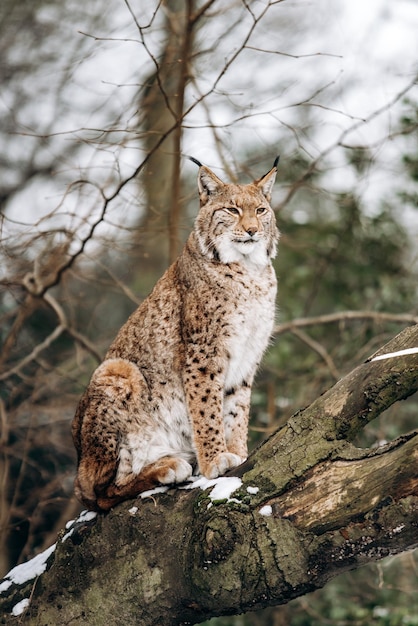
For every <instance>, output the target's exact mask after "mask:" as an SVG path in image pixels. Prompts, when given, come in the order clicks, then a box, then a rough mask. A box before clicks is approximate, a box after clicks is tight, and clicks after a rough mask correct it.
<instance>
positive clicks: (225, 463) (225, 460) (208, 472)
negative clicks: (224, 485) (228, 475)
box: [203, 452, 244, 478]
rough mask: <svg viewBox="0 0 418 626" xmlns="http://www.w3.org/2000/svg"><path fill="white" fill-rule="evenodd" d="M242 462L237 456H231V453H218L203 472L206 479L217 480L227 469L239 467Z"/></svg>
mask: <svg viewBox="0 0 418 626" xmlns="http://www.w3.org/2000/svg"><path fill="white" fill-rule="evenodd" d="M243 461H244V459H242V458H241V457H240V456H238V454H232V452H220V453H219V454H217V455H216V456H215V458H214V459H212V461H211V462H210V463H209V464H208V466H207V467H206V468H205V471H204V472H203V474H204V476H205V477H206V478H218V476H222V475H223V474H225V472H227V471H228V470H229V469H232V468H233V467H237V466H238V465H241V463H242V462H243Z"/></svg>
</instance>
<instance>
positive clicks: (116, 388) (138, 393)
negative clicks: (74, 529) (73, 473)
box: [73, 359, 145, 510]
mask: <svg viewBox="0 0 418 626" xmlns="http://www.w3.org/2000/svg"><path fill="white" fill-rule="evenodd" d="M144 387H145V382H144V380H143V377H142V374H141V372H140V371H139V369H138V368H137V367H136V366H135V365H134V364H133V363H130V362H129V361H125V360H123V359H108V360H106V361H104V362H103V363H102V364H101V365H100V366H99V367H98V368H97V370H96V371H95V372H94V374H93V376H92V379H91V381H90V384H89V386H88V388H87V390H86V392H85V394H84V395H83V397H82V398H81V400H80V403H79V406H78V409H77V412H76V415H75V417H74V421H73V438H74V443H75V446H76V448H77V452H78V458H79V464H78V470H77V478H76V481H75V494H76V496H77V498H78V499H79V500H81V502H83V504H85V505H86V506H87V507H88V508H89V509H93V510H97V509H100V508H101V507H100V505H99V504H98V496H99V495H100V494H103V493H104V492H106V489H107V487H109V486H110V485H111V484H112V483H114V481H115V478H116V475H117V471H118V465H119V454H120V442H121V440H122V438H123V435H124V432H123V431H124V428H126V426H127V424H129V421H131V419H132V417H133V416H134V415H136V416H137V415H138V414H139V411H140V406H141V401H142V398H143V394H144ZM109 508H110V507H109Z"/></svg>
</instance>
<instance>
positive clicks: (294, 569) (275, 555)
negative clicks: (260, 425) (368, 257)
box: [0, 326, 418, 626]
mask: <svg viewBox="0 0 418 626" xmlns="http://www.w3.org/2000/svg"><path fill="white" fill-rule="evenodd" d="M417 389H418V326H414V327H410V328H407V329H405V330H404V331H402V332H401V333H400V334H399V335H398V336H397V337H395V338H394V339H393V340H392V341H390V342H389V343H388V344H386V345H385V346H383V348H382V349H381V350H379V352H378V353H377V354H376V355H373V356H372V357H370V359H368V360H367V361H366V362H365V363H363V364H361V365H360V366H359V367H357V368H356V369H355V370H354V371H353V372H351V373H350V374H349V375H348V376H346V377H345V378H343V379H342V380H340V381H339V382H338V383H337V384H336V385H334V387H332V388H331V389H330V390H329V391H328V392H326V393H325V394H323V395H322V396H321V397H320V398H318V399H317V400H316V401H315V402H314V403H313V404H312V405H310V406H309V407H307V408H306V409H304V410H303V411H300V412H299V413H297V414H296V415H294V416H293V417H292V418H291V419H290V420H289V421H288V423H287V424H286V426H284V427H283V428H281V429H280V430H279V431H277V432H276V433H275V434H274V435H272V436H271V437H270V438H269V439H267V441H266V442H264V443H263V444H262V445H261V446H260V447H259V448H258V449H257V450H255V451H254V452H253V453H252V454H251V456H250V457H249V459H248V460H247V461H246V462H245V463H244V464H243V465H241V466H240V467H239V468H236V470H234V471H233V472H231V473H230V474H229V475H228V476H226V477H223V478H220V479H217V480H215V481H205V480H204V479H200V482H197V483H194V485H192V486H194V489H190V488H187V489H181V488H176V489H174V488H173V489H169V490H167V488H163V489H162V491H165V492H164V493H159V494H158V495H157V494H155V495H152V494H150V495H149V496H148V497H147V494H141V497H138V498H137V499H136V501H134V502H124V503H122V504H121V505H119V506H118V507H116V508H115V509H113V510H112V511H111V512H110V513H109V514H107V515H106V516H98V517H95V518H94V520H92V521H89V522H86V521H83V518H82V519H81V521H79V522H76V523H74V524H73V525H72V527H71V528H70V529H69V530H67V532H66V533H65V534H64V535H63V536H61V537H60V538H59V541H58V543H57V546H56V549H55V550H54V551H52V550H51V553H50V554H49V558H48V559H46V558H44V559H43V561H42V558H41V559H40V560H41V562H42V563H43V565H42V567H44V569H46V571H45V572H44V573H43V572H42V571H40V570H42V567H41V568H40V570H39V562H38V563H37V566H38V572H37V573H38V574H40V576H39V578H37V579H35V575H31V576H29V577H27V578H26V579H25V580H24V581H23V582H22V575H21V572H20V573H19V570H17V571H15V570H12V572H11V573H10V574H9V575H8V577H6V579H5V581H4V583H3V584H2V585H1V586H0V591H1V592H2V595H1V599H0V606H1V607H2V609H3V611H4V612H5V614H7V615H8V616H9V617H8V619H10V612H11V611H12V609H13V607H15V606H16V605H17V603H18V602H19V601H20V600H22V599H27V600H28V599H29V598H31V602H30V604H29V605H28V606H27V608H26V614H25V620H26V621H25V623H28V624H31V625H32V624H36V625H38V624H43V625H54V626H55V625H56V624H62V625H64V624H108V623H113V624H126V623H129V624H138V625H139V624H140V625H141V626H156V625H166V626H169V625H170V626H173V625H176V624H177V625H180V624H183V625H185V624H195V623H198V622H200V621H202V620H204V619H208V618H209V617H213V616H216V615H227V614H233V613H240V612H243V611H249V610H253V609H258V608H262V607H265V606H269V605H275V604H280V603H285V602H288V601H289V600H290V599H292V598H295V597H297V596H300V595H304V594H305V593H307V592H308V591H311V590H313V589H316V588H319V587H321V586H323V585H324V584H325V583H326V582H327V581H328V580H330V579H331V578H332V577H333V576H335V575H337V574H339V573H341V572H343V571H346V570H348V569H353V568H356V567H358V566H359V565H362V564H364V563H367V562H369V561H374V560H378V559H381V558H382V557H384V556H387V555H389V554H396V553H399V552H401V551H404V550H409V549H412V548H414V547H416V546H417V545H418V533H417V519H418V453H417V450H418V446H417V444H418V431H417V432H415V433H411V434H409V435H404V436H402V437H400V438H399V439H397V440H395V441H393V442H391V443H389V444H387V445H385V446H383V447H381V448H372V449H369V450H363V449H361V450H360V449H358V448H356V447H355V446H354V445H353V444H352V438H353V436H354V435H355V434H356V433H357V432H358V431H359V429H361V428H362V427H363V426H364V425H365V424H367V423H368V422H369V421H370V419H373V417H376V416H377V415H378V414H379V413H381V412H382V411H383V410H384V409H386V408H387V407H389V406H390V405H392V404H393V403H394V402H396V401H397V400H400V399H403V398H406V397H407V396H408V395H410V394H412V393H414V392H415V391H416V390H417ZM189 487H190V485H189ZM133 505H134V506H133ZM28 565H29V564H27V566H28ZM29 569H30V567H29ZM32 569H34V568H32ZM34 580H35V582H34ZM26 604H28V603H26ZM18 606H19V605H18ZM23 606H25V605H23ZM8 623H9V622H8ZM10 623H12V622H10Z"/></svg>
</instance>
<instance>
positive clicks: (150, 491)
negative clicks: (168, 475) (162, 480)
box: [139, 485, 168, 499]
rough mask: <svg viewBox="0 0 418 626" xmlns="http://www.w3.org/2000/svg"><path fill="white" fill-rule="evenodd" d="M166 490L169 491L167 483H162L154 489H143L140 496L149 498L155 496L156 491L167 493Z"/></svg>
mask: <svg viewBox="0 0 418 626" xmlns="http://www.w3.org/2000/svg"><path fill="white" fill-rule="evenodd" d="M166 491H168V487H166V486H165V485H162V486H161V487H155V488H154V489H148V491H143V492H142V493H140V494H139V496H140V497H141V498H142V499H144V498H149V497H150V496H153V495H154V494H156V493H165V492H166Z"/></svg>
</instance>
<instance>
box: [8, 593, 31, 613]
mask: <svg viewBox="0 0 418 626" xmlns="http://www.w3.org/2000/svg"><path fill="white" fill-rule="evenodd" d="M29 604H30V600H29V598H24V600H21V601H20V602H18V603H17V604H15V605H14V607H13V608H12V615H14V616H15V617H17V616H18V615H22V613H23V612H24V611H26V609H27V608H28V606H29Z"/></svg>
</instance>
